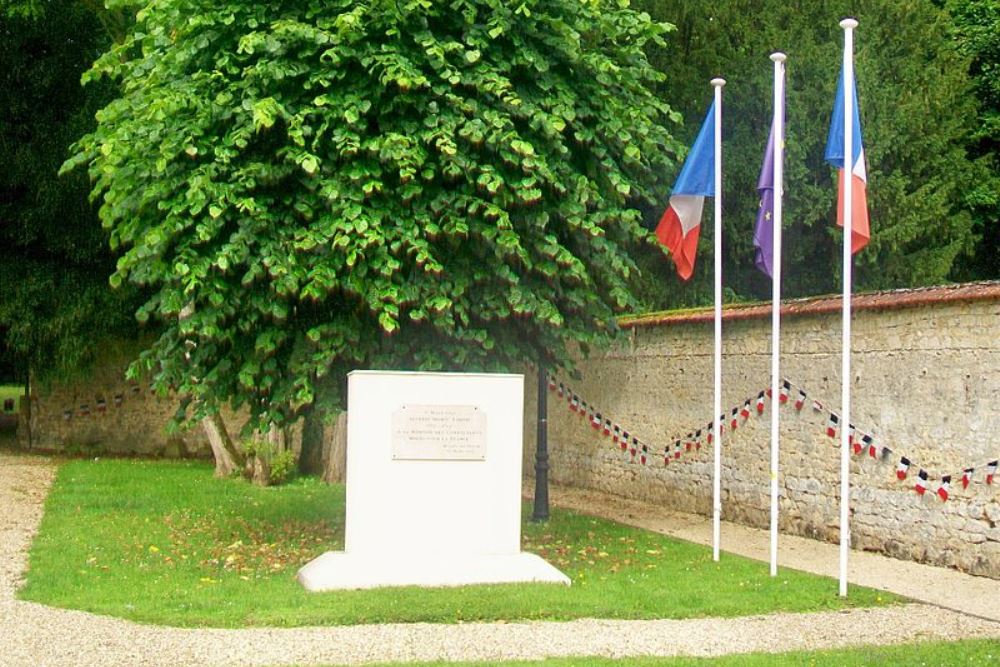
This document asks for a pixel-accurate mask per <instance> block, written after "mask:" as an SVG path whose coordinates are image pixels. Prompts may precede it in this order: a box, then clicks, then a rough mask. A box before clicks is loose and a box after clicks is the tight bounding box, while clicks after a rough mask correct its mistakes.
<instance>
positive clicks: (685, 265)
mask: <svg viewBox="0 0 1000 667" xmlns="http://www.w3.org/2000/svg"><path fill="white" fill-rule="evenodd" d="M714 130H715V102H712V104H711V106H709V108H708V113H707V114H706V115H705V121H704V122H703V123H702V124H701V130H700V131H699V132H698V137H697V138H696V139H695V140H694V146H692V147H691V152H690V153H689V154H688V156H687V159H686V160H685V161H684V166H683V167H682V168H681V173H680V174H679V175H678V176H677V180H676V181H674V189H673V191H672V192H671V193H670V205H669V206H668V207H667V210H666V211H665V212H664V213H663V217H662V218H660V223H659V224H658V225H657V226H656V238H658V239H659V240H660V243H662V244H663V245H665V246H667V247H668V248H669V249H670V254H671V256H672V257H673V260H674V266H676V267H677V274H678V275H679V276H680V277H681V278H682V279H683V280H688V279H689V278H690V277H691V274H692V273H693V272H694V259H695V254H696V253H697V251H698V235H699V234H700V233H701V212H702V209H703V208H704V206H705V197H714V196H715V132H714Z"/></svg>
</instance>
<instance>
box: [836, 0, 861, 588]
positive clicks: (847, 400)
mask: <svg viewBox="0 0 1000 667" xmlns="http://www.w3.org/2000/svg"><path fill="white" fill-rule="evenodd" d="M840 27H841V28H843V29H844V65H843V67H844V175H843V179H844V203H843V206H844V208H843V211H844V295H843V298H844V306H843V327H842V334H843V335H842V338H841V346H842V348H843V349H842V353H841V368H840V383H841V384H840V404H841V411H842V414H841V420H840V597H847V556H848V552H849V550H850V544H851V530H850V524H849V520H850V502H851V458H850V446H851V445H850V442H849V440H850V431H851V250H852V248H851V232H852V222H853V221H852V217H853V212H854V211H853V209H854V202H853V192H852V190H853V187H852V186H853V185H854V183H853V181H854V146H853V145H852V143H853V140H854V94H853V93H854V29H855V28H857V27H858V22H857V21H855V20H854V19H850V18H848V19H844V20H843V21H841V22H840Z"/></svg>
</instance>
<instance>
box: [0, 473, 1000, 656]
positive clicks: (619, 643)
mask: <svg viewBox="0 0 1000 667" xmlns="http://www.w3.org/2000/svg"><path fill="white" fill-rule="evenodd" d="M53 472H54V466H53V465H52V464H51V462H48V461H46V460H44V459H39V458H34V457H25V456H11V455H5V454H0V664H3V665H4V667H20V666H22V665H24V666H29V665H30V666H31V667H41V666H46V665H59V666H62V665H74V666H79V667H89V666H95V665H135V666H145V665H164V666H166V665H170V666H178V665H289V664H297V665H311V664H362V663H366V662H376V661H379V662H381V661H391V660H401V661H403V660H406V661H409V660H435V659H451V660H502V659H532V658H544V657H549V656H573V655H604V656H612V657H621V656H633V655H663V656H667V655H697V656H713V655H721V654H726V653H743V652H751V651H785V650H795V649H810V648H832V647H839V646H855V645H859V644H863V643H864V644H867V643H879V644H891V643H897V642H909V641H916V640H923V639H928V640H929V639H956V638H965V637H998V638H1000V624H998V623H995V622H990V621H986V620H982V619H976V618H972V617H969V616H967V615H964V614H960V613H957V612H952V611H946V610H943V609H940V608H936V607H930V606H926V605H908V606H905V607H896V608H882V609H863V610H852V611H845V612H823V613H814V614H775V615H771V616H753V617H745V618H733V619H715V618H712V619H700V620H684V621H603V620H592V619H586V620H580V621H571V622H564V623H556V622H530V623H473V624H463V625H436V624H425V623H419V624H406V625H401V624H392V625H367V626H349V627H332V628H297V629H249V630H189V629H178V628H165V627H157V626H148V625H139V624H136V623H131V622H127V621H121V620H117V619H112V618H108V617H103V616H96V615H94V614H88V613H84V612H77V611H67V610H61V609H53V608H49V607H45V606H43V605H39V604H34V603H29V602H21V601H18V600H15V599H14V591H15V589H16V586H17V584H18V582H19V580H20V577H21V575H22V573H23V571H24V567H25V560H26V556H25V554H26V551H27V548H28V545H29V543H30V540H31V536H32V535H33V534H34V532H35V530H36V528H37V525H38V521H39V519H40V518H41V513H42V502H43V499H44V495H45V492H46V490H47V489H48V487H49V485H50V483H51V480H52V476H53Z"/></svg>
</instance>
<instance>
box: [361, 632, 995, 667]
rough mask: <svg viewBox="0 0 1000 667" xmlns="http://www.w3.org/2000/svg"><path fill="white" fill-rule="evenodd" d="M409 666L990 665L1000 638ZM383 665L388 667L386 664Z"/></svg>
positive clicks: (411, 666)
mask: <svg viewBox="0 0 1000 667" xmlns="http://www.w3.org/2000/svg"><path fill="white" fill-rule="evenodd" d="M404 664H405V665H406V667H431V666H432V665H433V666H435V667H437V666H438V665H441V666H444V665H447V666H448V667H473V666H475V667H487V666H488V665H505V666H507V667H612V666H615V667H709V666H711V667H800V666H801V665H810V666H814V667H854V666H855V665H856V666H858V667H861V666H862V665H863V666H865V667H870V666H873V665H884V666H885V667H897V666H900V667H907V666H912V667H929V666H937V665H963V666H968V667H979V666H980V665H981V666H982V667H992V666H993V665H997V664H1000V641H998V640H995V639H974V640H965V641H957V642H924V643H919V644H900V645H898V646H865V647H862V648H851V649H835V650H830V651H795V652H790V653H748V654H744V655H730V656H725V657H721V658H617V659H611V658H562V659H553V660H542V661H533V662H517V661H513V662H421V663H414V662H408V663H394V665H400V666H402V665H404ZM380 667H388V665H382V666H380Z"/></svg>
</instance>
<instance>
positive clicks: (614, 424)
mask: <svg viewBox="0 0 1000 667" xmlns="http://www.w3.org/2000/svg"><path fill="white" fill-rule="evenodd" d="M548 385H549V390H550V391H553V392H556V393H557V394H558V396H559V397H560V398H564V399H565V400H566V401H567V405H568V407H569V409H570V410H571V411H573V412H575V413H577V414H579V415H580V416H584V415H588V416H589V417H590V422H591V425H592V427H593V428H594V429H595V430H598V431H600V432H602V433H603V435H604V436H605V437H608V438H611V440H612V442H613V443H616V444H618V445H619V447H620V449H621V450H622V451H623V452H627V453H628V454H629V457H630V461H631V462H633V463H638V464H639V465H648V464H649V463H650V458H649V453H650V452H654V451H661V447H660V446H659V445H654V444H652V443H650V442H648V441H646V440H644V439H640V438H639V437H638V436H637V435H635V434H634V431H633V432H632V433H630V429H628V428H626V427H625V426H624V425H623V424H621V423H620V422H619V421H618V420H616V419H613V418H612V417H610V416H608V415H607V412H605V411H598V410H597V408H596V407H594V406H593V405H592V404H589V403H587V401H585V400H583V399H582V398H580V396H579V395H578V394H577V393H575V392H574V391H573V390H572V389H570V387H569V385H568V384H567V383H566V382H564V381H559V379H558V378H556V377H555V376H554V375H550V376H549V381H548ZM793 395H794V396H795V400H794V401H792V402H791V405H792V406H793V407H794V409H795V410H796V412H801V411H802V410H803V409H804V407H805V405H806V403H807V402H808V401H809V398H810V397H809V394H808V393H807V392H806V391H805V389H803V388H802V387H800V386H798V385H796V384H794V383H793V382H791V381H790V380H787V379H783V380H782V383H781V389H780V391H779V393H778V403H779V405H782V406H785V405H789V402H790V401H791V397H792V396H793ZM770 398H771V391H770V389H764V390H762V391H760V392H759V393H758V394H757V395H756V397H755V398H754V397H751V398H747V399H745V400H744V401H742V402H741V403H739V404H737V405H736V406H734V407H733V408H731V409H730V410H728V411H726V412H723V414H721V415H719V433H720V434H722V433H725V431H726V428H728V429H729V430H730V432H733V431H736V430H737V429H738V428H739V427H740V426H741V425H742V424H745V423H746V422H747V421H748V420H749V419H750V417H751V416H752V411H751V405H755V407H756V413H757V416H760V415H763V414H764V408H765V406H766V403H767V401H768V400H770ZM812 410H813V412H814V413H817V414H824V413H825V414H826V417H827V419H826V435H827V436H829V437H830V438H831V439H833V440H834V442H835V443H838V442H839V440H838V439H837V436H838V434H839V432H840V429H841V428H842V427H843V424H842V423H841V422H842V420H841V417H840V415H839V414H838V413H837V412H835V411H832V410H828V409H826V408H824V406H823V403H822V402H821V401H819V400H816V399H813V400H812ZM713 426H714V423H713V422H711V421H709V422H708V423H707V424H705V425H704V426H702V427H700V428H697V429H695V430H693V431H690V432H688V433H687V434H685V435H684V436H682V437H677V438H673V439H672V440H669V441H668V444H666V445H664V446H663V447H662V453H663V465H664V466H669V465H670V464H671V463H672V462H675V461H678V460H679V459H680V458H681V456H682V455H683V454H685V453H691V452H693V451H697V450H699V449H701V445H702V443H703V442H706V443H707V444H709V445H711V444H712V439H713V435H712V433H713V428H712V427H713ZM847 428H848V429H849V438H848V441H849V443H850V447H851V451H852V452H853V453H854V456H856V457H868V458H870V459H873V460H875V461H877V462H879V463H889V462H891V461H896V478H897V480H898V481H900V482H906V481H907V479H908V477H909V475H910V469H911V468H915V469H916V470H917V475H916V477H915V478H914V479H913V485H912V488H913V490H914V491H915V492H916V493H918V494H919V495H925V494H926V493H927V491H928V490H931V489H932V486H933V492H934V494H935V495H937V496H938V497H939V498H940V499H941V500H942V501H946V500H948V498H949V497H950V496H951V482H952V479H958V480H960V482H961V485H962V489H963V490H965V489H968V487H969V485H970V484H973V483H982V484H987V485H993V482H994V479H995V477H996V473H997V466H998V459H997V458H994V459H993V460H991V461H988V462H986V463H982V464H980V465H976V466H968V467H964V468H962V469H961V472H960V473H959V472H952V473H945V474H939V475H932V474H931V473H930V472H928V471H927V470H926V469H925V468H923V467H921V466H919V465H914V464H913V463H912V460H911V459H910V457H908V456H905V455H902V454H899V453H898V452H895V451H894V450H893V449H891V448H889V447H888V446H886V445H883V444H881V443H879V442H877V441H876V437H875V435H874V434H873V433H871V432H870V431H864V430H862V429H859V428H858V427H857V426H856V425H854V424H848V425H847ZM932 482H935V483H936V485H932Z"/></svg>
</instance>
